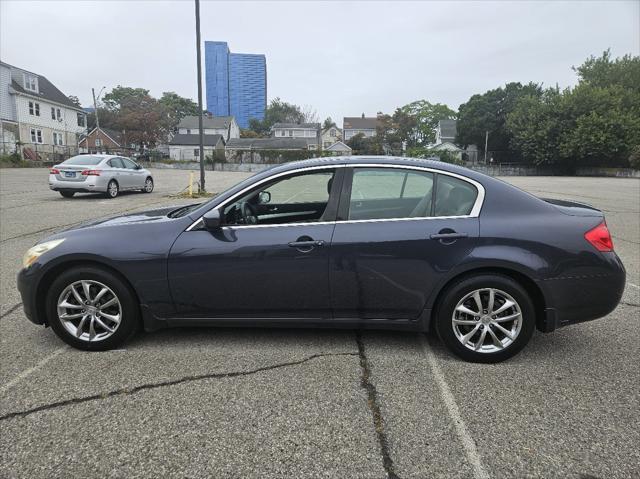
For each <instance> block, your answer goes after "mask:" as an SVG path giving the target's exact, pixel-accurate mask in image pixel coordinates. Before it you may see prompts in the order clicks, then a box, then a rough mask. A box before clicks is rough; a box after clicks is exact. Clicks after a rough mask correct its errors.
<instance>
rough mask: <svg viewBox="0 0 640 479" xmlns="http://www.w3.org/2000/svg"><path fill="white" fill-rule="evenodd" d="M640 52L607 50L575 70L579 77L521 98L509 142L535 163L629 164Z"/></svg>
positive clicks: (639, 116)
mask: <svg viewBox="0 0 640 479" xmlns="http://www.w3.org/2000/svg"><path fill="white" fill-rule="evenodd" d="M639 64H640V58H639V57H629V56H624V57H622V59H616V60H611V58H610V57H609V53H608V51H607V52H605V53H604V54H603V56H602V57H600V58H594V57H590V58H589V59H587V60H586V61H585V63H584V64H583V65H581V66H580V67H578V68H574V70H575V71H576V72H577V73H578V76H579V83H578V85H577V86H576V87H575V88H573V89H570V88H567V89H565V90H563V91H559V90H558V89H557V88H556V89H547V90H545V91H544V92H543V93H542V94H541V95H529V96H525V97H522V98H520V99H519V100H518V102H517V104H516V106H515V108H514V109H513V110H512V111H511V112H510V113H509V114H508V115H507V121H506V127H507V129H508V131H509V133H510V135H511V143H510V144H511V147H512V149H514V150H518V151H519V152H520V153H521V154H522V157H523V158H524V159H525V161H529V162H532V163H535V164H543V163H544V164H557V165H560V166H565V167H567V168H574V167H576V166H581V165H582V166H626V165H628V163H629V161H630V158H631V159H632V158H633V151H634V148H636V147H637V146H638V145H640V89H638V82H630V81H629V79H630V78H632V77H634V76H637V75H638V65H639Z"/></svg>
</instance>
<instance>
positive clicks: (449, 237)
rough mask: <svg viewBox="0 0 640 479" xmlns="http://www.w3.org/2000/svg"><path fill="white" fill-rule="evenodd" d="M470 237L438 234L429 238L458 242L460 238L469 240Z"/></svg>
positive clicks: (460, 234)
mask: <svg viewBox="0 0 640 479" xmlns="http://www.w3.org/2000/svg"><path fill="white" fill-rule="evenodd" d="M468 236H469V235H468V234H467V233H456V232H455V231H454V232H453V233H438V234H433V235H431V236H429V238H431V239H432V240H457V239H460V238H467V237H468Z"/></svg>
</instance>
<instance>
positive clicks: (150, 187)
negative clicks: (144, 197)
mask: <svg viewBox="0 0 640 479" xmlns="http://www.w3.org/2000/svg"><path fill="white" fill-rule="evenodd" d="M144 191H146V192H147V193H151V192H152V191H153V180H152V179H151V178H147V181H145V182H144Z"/></svg>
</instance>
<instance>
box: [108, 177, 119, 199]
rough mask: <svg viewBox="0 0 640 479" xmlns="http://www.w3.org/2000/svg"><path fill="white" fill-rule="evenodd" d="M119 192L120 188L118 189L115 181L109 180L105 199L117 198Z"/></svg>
mask: <svg viewBox="0 0 640 479" xmlns="http://www.w3.org/2000/svg"><path fill="white" fill-rule="evenodd" d="M119 192H120V188H119V187H118V182H117V181H116V180H111V181H110V182H109V184H108V185H107V197H108V198H115V197H116V196H118V193H119Z"/></svg>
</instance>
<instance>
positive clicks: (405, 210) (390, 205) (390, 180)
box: [349, 168, 433, 220]
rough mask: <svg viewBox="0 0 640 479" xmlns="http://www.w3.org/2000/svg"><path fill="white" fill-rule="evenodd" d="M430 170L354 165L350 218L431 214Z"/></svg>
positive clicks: (431, 181) (431, 185)
mask: <svg viewBox="0 0 640 479" xmlns="http://www.w3.org/2000/svg"><path fill="white" fill-rule="evenodd" d="M432 191H433V173H430V172H427V171H418V170H408V169H394V168H356V169H355V170H354V172H353V181H352V183H351V198H350V201H349V219H350V220H376V219H391V218H421V217H426V216H429V215H430V212H431V203H432Z"/></svg>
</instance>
